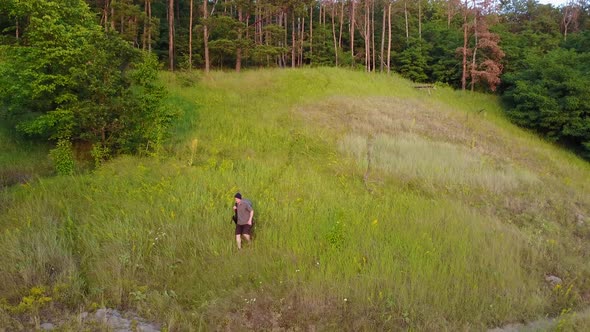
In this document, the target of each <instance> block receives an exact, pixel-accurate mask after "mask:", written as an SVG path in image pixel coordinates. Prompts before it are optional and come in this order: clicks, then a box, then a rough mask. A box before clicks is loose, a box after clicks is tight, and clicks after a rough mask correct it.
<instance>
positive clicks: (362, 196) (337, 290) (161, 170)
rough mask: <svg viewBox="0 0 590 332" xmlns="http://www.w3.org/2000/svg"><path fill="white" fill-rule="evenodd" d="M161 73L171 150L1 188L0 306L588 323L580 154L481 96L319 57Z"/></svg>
mask: <svg viewBox="0 0 590 332" xmlns="http://www.w3.org/2000/svg"><path fill="white" fill-rule="evenodd" d="M162 80H163V81H164V82H165V83H166V85H167V86H168V87H169V89H170V91H171V93H170V97H169V99H168V101H167V102H168V107H170V108H174V109H175V110H177V111H178V112H179V113H180V114H181V115H182V116H181V120H180V121H179V123H178V125H177V127H176V128H175V132H174V135H173V137H171V139H170V143H169V146H168V147H167V149H166V151H162V152H161V153H160V154H159V155H158V156H156V157H154V158H149V159H148V158H136V157H121V158H119V159H117V160H114V161H112V162H109V163H108V164H106V165H104V166H103V167H101V168H99V169H97V170H95V171H93V172H92V173H89V174H83V175H77V176H72V177H51V178H49V177H46V178H41V179H38V180H36V181H33V182H31V183H28V184H26V185H17V186H13V187H10V188H9V189H5V190H3V191H0V202H1V203H2V204H1V205H0V215H1V216H2V217H1V219H0V230H1V231H2V236H1V237H0V250H1V251H2V252H3V253H4V255H2V256H1V257H0V280H2V281H3V282H2V283H0V299H2V300H0V325H5V326H12V327H25V328H26V326H27V325H26V324H30V323H27V320H28V319H30V318H35V317H38V316H48V315H50V314H51V313H55V312H60V313H61V315H63V312H64V311H67V310H69V311H71V312H76V311H86V310H91V309H92V308H97V307H103V306H106V307H118V308H121V309H129V310H134V311H137V312H139V313H140V314H141V315H142V316H143V317H146V318H149V319H152V320H154V321H157V322H160V323H161V324H162V326H163V327H165V328H166V329H168V330H170V331H186V330H218V329H229V330H243V329H256V330H265V329H266V330H270V329H296V328H301V329H306V330H308V329H318V330H342V329H344V330H403V329H413V330H457V329H472V330H482V329H485V328H489V327H494V326H500V325H503V324H506V323H512V322H519V321H529V320H533V319H535V318H536V317H540V316H544V315H551V316H558V317H560V320H559V324H561V325H560V326H562V327H564V328H575V327H576V326H580V325H579V324H583V322H584V319H585V318H582V319H580V318H576V316H575V315H573V314H572V313H571V312H574V311H575V310H576V309H579V308H582V307H583V306H585V305H587V304H588V302H589V300H590V262H589V261H588V259H587V257H588V255H589V254H590V248H589V247H588V246H587V241H588V239H590V226H589V225H588V223H590V221H589V220H588V219H587V218H588V216H590V166H589V165H588V164H587V163H584V162H583V161H580V160H579V159H577V158H576V157H574V156H573V155H571V154H569V153H567V152H563V151H561V150H559V149H558V148H555V147H553V146H551V145H549V144H546V143H544V142H542V141H540V140H539V139H537V138H535V137H534V136H533V135H530V134H528V133H525V132H523V131H521V130H519V129H517V128H515V127H514V126H512V125H510V124H509V123H508V121H507V120H505V119H504V117H503V116H502V114H501V110H500V107H499V105H498V104H497V101H496V100H495V99H494V98H493V97H489V96H483V95H477V94H470V93H461V92H455V91H451V90H449V89H445V88H437V89H435V90H432V91H430V93H428V92H427V91H422V90H416V89H414V88H413V87H412V84H411V83H409V82H407V81H404V80H401V79H399V78H397V77H387V76H380V75H367V74H365V73H360V72H350V71H346V70H339V69H328V68H325V69H324V68H322V69H304V70H297V71H291V70H264V71H251V72H246V73H242V74H239V75H238V74H234V73H221V72H216V73H212V74H211V75H210V76H207V77H200V76H199V74H197V73H195V74H193V75H192V76H191V74H180V75H172V74H163V77H162ZM3 167H4V166H3ZM236 191H241V192H242V193H243V194H244V196H245V197H247V198H250V199H251V200H252V201H253V202H254V208H255V211H256V212H255V213H256V214H255V219H257V227H256V235H255V241H254V243H253V245H251V246H250V247H247V248H245V250H242V251H241V252H237V250H236V248H235V243H234V236H233V227H232V226H233V223H231V221H230V216H231V205H232V200H233V194H234V193H235V192H236ZM546 275H555V276H558V277H560V278H562V280H563V283H562V284H561V285H558V286H552V285H549V284H547V283H546V281H545V277H546ZM44 298H45V299H44ZM47 298H50V299H49V300H48V299H47ZM26 299H28V300H26ZM19 303H25V304H23V305H20V307H19ZM568 310H571V311H568ZM586 321H587V319H586ZM66 324H69V325H67V326H69V327H70V328H72V329H75V328H76V324H77V323H76V320H75V319H71V320H70V321H69V322H67V323H66ZM576 324H578V325H576Z"/></svg>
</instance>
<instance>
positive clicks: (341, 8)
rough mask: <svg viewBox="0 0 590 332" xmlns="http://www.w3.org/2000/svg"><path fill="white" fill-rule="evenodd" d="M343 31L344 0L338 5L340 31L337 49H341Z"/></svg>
mask: <svg viewBox="0 0 590 332" xmlns="http://www.w3.org/2000/svg"><path fill="white" fill-rule="evenodd" d="M343 29H344V0H342V1H341V3H340V30H339V36H338V49H342V30H343Z"/></svg>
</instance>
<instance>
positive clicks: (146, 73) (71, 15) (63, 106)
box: [0, 0, 171, 153]
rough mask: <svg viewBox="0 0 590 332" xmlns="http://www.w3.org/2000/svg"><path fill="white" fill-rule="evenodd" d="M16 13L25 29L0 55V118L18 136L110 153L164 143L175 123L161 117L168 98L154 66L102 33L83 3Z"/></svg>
mask: <svg viewBox="0 0 590 332" xmlns="http://www.w3.org/2000/svg"><path fill="white" fill-rule="evenodd" d="M11 5H12V7H11V8H12V9H13V10H12V12H13V13H18V16H19V17H25V18H26V21H27V22H28V25H27V26H26V27H24V30H23V38H22V42H21V43H20V44H19V45H11V46H4V47H3V48H2V50H1V51H2V54H3V58H4V59H5V61H1V62H0V73H1V74H2V78H0V98H1V99H0V100H1V102H2V104H3V106H4V107H2V109H1V110H0V111H3V112H4V113H5V115H6V116H8V117H10V119H11V120H12V122H13V123H14V124H15V125H16V127H17V129H19V130H20V131H21V132H23V133H25V134H28V135H31V136H37V137H40V138H42V139H50V140H58V139H59V140H64V139H70V140H81V141H86V142H89V143H91V144H95V143H99V145H100V147H101V151H111V152H112V153H120V152H137V151H138V150H139V147H140V146H144V145H149V144H147V141H148V140H150V139H151V138H152V137H154V136H157V137H160V138H161V137H162V132H165V129H166V128H167V123H169V121H170V120H171V119H170V116H169V114H166V115H164V116H161V115H160V114H159V113H158V112H159V111H160V100H161V98H162V97H163V96H164V93H163V89H162V88H161V87H159V86H158V85H157V84H156V81H157V68H158V63H157V60H156V59H155V58H153V57H151V56H148V55H143V54H142V52H141V51H139V50H137V49H135V48H133V47H132V46H131V44H130V43H128V42H126V41H124V40H123V39H122V38H121V37H120V36H119V35H118V34H116V33H105V32H103V30H102V28H101V27H100V26H98V25H97V24H96V23H95V21H94V17H93V16H92V14H91V13H90V11H89V9H88V7H87V5H86V4H85V2H84V1H82V0H67V1H65V2H64V1H62V2H55V1H40V0H34V1H30V2H27V3H26V4H24V3H22V2H19V1H12V2H11ZM13 15H17V14H13ZM153 131H157V132H158V134H157V135H155V134H153V133H152V132H153Z"/></svg>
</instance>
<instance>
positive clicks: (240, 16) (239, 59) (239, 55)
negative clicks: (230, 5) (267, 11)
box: [236, 6, 244, 73]
mask: <svg viewBox="0 0 590 332" xmlns="http://www.w3.org/2000/svg"><path fill="white" fill-rule="evenodd" d="M238 21H239V22H240V27H239V28H238V48H237V49H236V71H237V72H238V73H239V72H240V71H241V70H242V23H243V22H244V17H243V13H242V6H240V7H239V8H238Z"/></svg>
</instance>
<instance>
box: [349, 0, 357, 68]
mask: <svg viewBox="0 0 590 332" xmlns="http://www.w3.org/2000/svg"><path fill="white" fill-rule="evenodd" d="M355 1H356V0H351V1H350V4H351V9H350V55H351V56H352V65H353V66H354V23H355V22H354V21H355V19H354V16H355V6H354V5H355Z"/></svg>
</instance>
